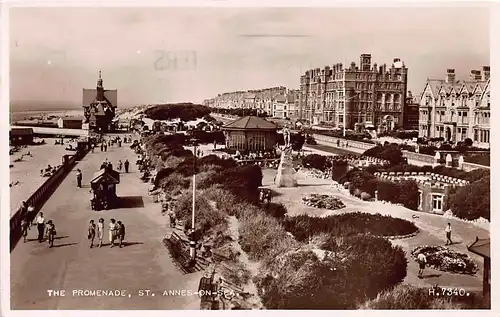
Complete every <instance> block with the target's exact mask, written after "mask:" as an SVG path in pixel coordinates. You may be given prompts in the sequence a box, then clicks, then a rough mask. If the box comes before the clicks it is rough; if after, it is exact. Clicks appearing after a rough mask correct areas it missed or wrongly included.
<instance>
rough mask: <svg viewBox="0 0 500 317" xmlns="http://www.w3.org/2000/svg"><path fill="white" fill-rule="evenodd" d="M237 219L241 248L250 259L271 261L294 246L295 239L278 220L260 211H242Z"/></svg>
mask: <svg viewBox="0 0 500 317" xmlns="http://www.w3.org/2000/svg"><path fill="white" fill-rule="evenodd" d="M239 221H240V227H239V234H240V240H239V242H240V245H241V249H242V250H243V251H245V252H247V253H248V255H249V257H250V258H251V259H255V260H266V259H267V260H268V261H273V260H274V257H275V256H277V255H279V254H282V253H284V252H286V251H288V250H291V249H292V248H294V247H296V244H297V243H296V241H295V240H294V239H293V238H292V237H290V236H289V235H288V234H287V232H286V231H285V230H284V229H283V227H282V226H281V224H280V223H279V221H278V220H277V219H275V218H273V217H270V216H268V215H266V214H264V213H263V212H261V211H258V210H257V211H256V210H245V211H242V212H241V214H240V216H239Z"/></svg>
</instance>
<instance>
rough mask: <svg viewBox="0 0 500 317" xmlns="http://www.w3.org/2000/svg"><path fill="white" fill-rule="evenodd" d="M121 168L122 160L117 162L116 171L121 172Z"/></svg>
mask: <svg viewBox="0 0 500 317" xmlns="http://www.w3.org/2000/svg"><path fill="white" fill-rule="evenodd" d="M122 166H123V163H122V160H119V161H118V171H120V172H121V171H122Z"/></svg>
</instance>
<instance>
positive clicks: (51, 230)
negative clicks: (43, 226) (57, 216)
mask: <svg viewBox="0 0 500 317" xmlns="http://www.w3.org/2000/svg"><path fill="white" fill-rule="evenodd" d="M47 237H48V239H49V246H50V248H52V247H53V246H54V238H55V237H56V226H55V224H54V223H53V222H52V220H49V221H47Z"/></svg>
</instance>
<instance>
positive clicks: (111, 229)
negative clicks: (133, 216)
mask: <svg viewBox="0 0 500 317" xmlns="http://www.w3.org/2000/svg"><path fill="white" fill-rule="evenodd" d="M109 221H110V222H109V244H110V245H111V246H110V248H112V247H114V246H115V239H116V231H117V229H118V228H117V226H116V220H115V219H114V218H111V219H110V220H109Z"/></svg>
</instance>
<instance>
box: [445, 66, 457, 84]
mask: <svg viewBox="0 0 500 317" xmlns="http://www.w3.org/2000/svg"><path fill="white" fill-rule="evenodd" d="M454 82H455V70H454V69H447V70H446V83H448V84H451V83H454Z"/></svg>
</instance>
